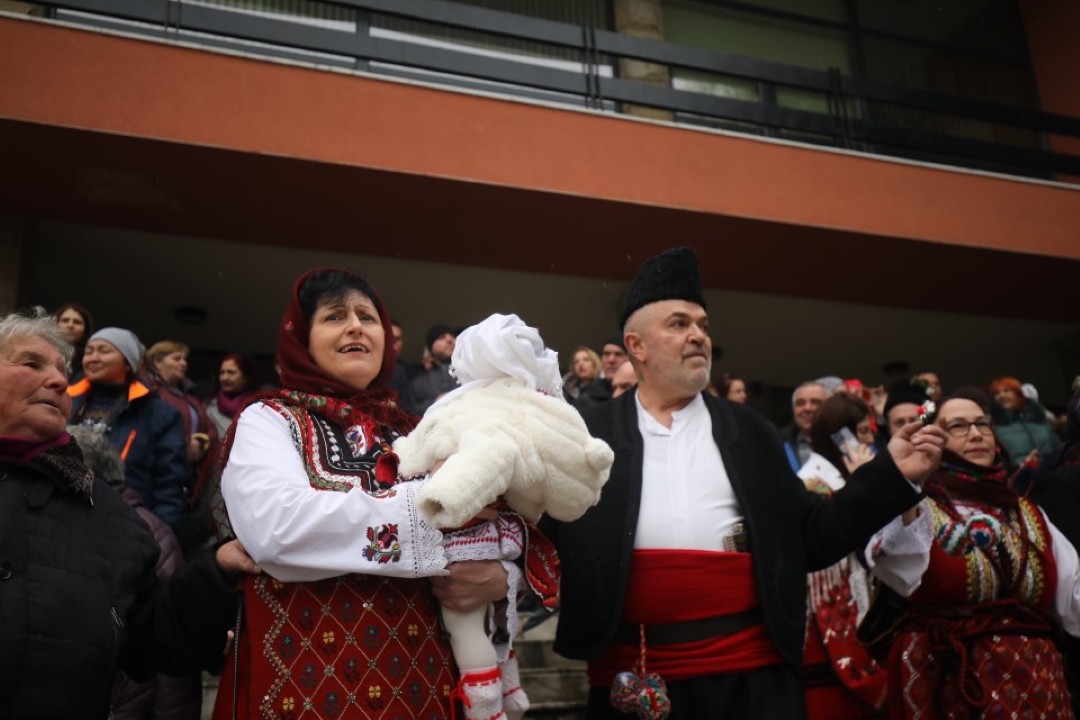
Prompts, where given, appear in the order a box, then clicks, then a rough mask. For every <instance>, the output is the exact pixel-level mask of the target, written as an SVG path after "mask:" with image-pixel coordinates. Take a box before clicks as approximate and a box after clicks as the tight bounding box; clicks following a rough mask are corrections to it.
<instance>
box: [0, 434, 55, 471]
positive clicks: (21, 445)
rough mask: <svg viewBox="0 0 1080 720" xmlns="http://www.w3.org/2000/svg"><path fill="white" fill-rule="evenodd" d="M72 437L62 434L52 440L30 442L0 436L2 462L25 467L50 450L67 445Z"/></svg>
mask: <svg viewBox="0 0 1080 720" xmlns="http://www.w3.org/2000/svg"><path fill="white" fill-rule="evenodd" d="M69 442H71V436H70V435H68V434H67V433H66V432H64V433H60V434H59V435H58V436H56V437H54V438H53V439H52V440H30V439H27V438H20V437H2V436H0V461H2V462H6V463H10V464H12V465H24V464H26V463H28V462H30V461H31V460H33V459H34V458H35V457H37V456H38V455H40V454H41V453H43V452H45V451H46V450H48V449H49V448H54V447H58V446H60V445H67V444H68V443H69Z"/></svg>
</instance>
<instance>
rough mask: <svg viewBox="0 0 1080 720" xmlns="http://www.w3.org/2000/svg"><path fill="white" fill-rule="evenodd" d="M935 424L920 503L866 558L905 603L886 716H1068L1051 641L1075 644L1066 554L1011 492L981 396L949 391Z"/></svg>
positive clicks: (1071, 568)
mask: <svg viewBox="0 0 1080 720" xmlns="http://www.w3.org/2000/svg"><path fill="white" fill-rule="evenodd" d="M937 422H938V424H939V425H940V426H941V427H942V428H944V429H945V431H946V432H947V433H948V435H949V440H948V444H947V445H946V449H945V453H944V456H943V459H942V464H941V467H940V469H939V470H938V471H937V472H936V473H935V474H934V475H933V476H931V478H930V480H928V481H927V482H926V483H925V485H924V489H925V491H926V494H927V497H926V498H925V499H924V500H923V501H922V502H921V503H920V504H919V505H918V506H916V507H915V508H913V509H912V510H909V511H907V512H906V513H904V515H903V516H901V517H900V518H897V519H896V520H894V521H893V522H892V523H891V524H890V525H887V526H886V527H885V528H884V529H883V530H882V531H881V532H879V533H878V535H876V536H875V537H874V538H873V540H872V541H871V544H870V547H869V548H868V550H867V555H868V557H869V558H870V559H871V560H872V562H873V573H874V575H876V576H877V577H878V578H880V579H881V580H882V581H883V582H884V583H885V584H886V585H887V586H888V587H889V588H891V589H892V590H893V591H895V593H897V594H899V595H900V596H901V597H902V598H904V599H903V601H902V602H901V607H900V609H899V611H898V612H899V614H898V617H897V619H896V621H895V623H894V630H893V635H892V645H891V647H890V649H889V654H888V660H887V668H888V673H889V702H888V705H889V713H890V717H892V718H916V717H918V718H995V717H1002V718H1008V717H1016V718H1019V717H1022V718H1055V719H1060V718H1065V719H1069V718H1072V717H1073V711H1072V707H1071V704H1070V698H1069V690H1068V687H1067V685H1066V682H1065V676H1064V672H1063V664H1062V656H1061V653H1060V651H1059V650H1058V647H1057V645H1056V644H1055V642H1054V638H1055V635H1056V634H1057V632H1058V631H1059V630H1060V629H1064V630H1065V631H1066V632H1067V633H1069V634H1070V635H1073V636H1078V635H1080V582H1078V581H1080V562H1078V559H1077V553H1076V549H1075V547H1074V546H1073V545H1072V543H1070V542H1069V541H1068V540H1067V539H1066V538H1065V536H1064V535H1062V534H1061V532H1060V531H1059V530H1058V529H1057V528H1056V527H1054V525H1053V524H1052V523H1051V522H1050V521H1049V520H1048V519H1047V517H1046V515H1045V514H1044V513H1043V511H1042V509H1040V508H1039V507H1038V506H1036V505H1034V504H1033V503H1031V502H1029V501H1028V500H1026V499H1025V498H1022V497H1018V496H1017V494H1016V492H1015V491H1014V490H1013V489H1012V488H1011V487H1010V484H1009V478H1008V477H1007V474H1006V472H1005V470H1004V469H1003V466H1002V453H1001V450H1000V448H999V447H998V445H997V442H996V441H995V438H994V433H993V424H992V423H991V421H990V417H989V399H988V398H986V396H985V394H984V393H982V392H981V391H979V390H977V389H971V390H969V391H963V390H961V391H957V392H954V394H953V395H952V396H951V397H949V398H946V399H945V400H944V401H943V402H942V403H941V407H940V413H939V416H938V420H937Z"/></svg>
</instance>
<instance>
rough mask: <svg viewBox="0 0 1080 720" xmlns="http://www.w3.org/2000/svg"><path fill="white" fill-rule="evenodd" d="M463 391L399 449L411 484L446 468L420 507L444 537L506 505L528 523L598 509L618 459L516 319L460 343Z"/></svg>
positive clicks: (477, 329) (442, 403) (499, 318)
mask: <svg viewBox="0 0 1080 720" xmlns="http://www.w3.org/2000/svg"><path fill="white" fill-rule="evenodd" d="M452 364H453V372H454V373H455V374H456V375H457V377H458V379H459V381H461V382H462V387H460V388H458V389H457V390H455V391H453V392H452V393H450V394H448V395H447V396H445V397H443V398H442V399H440V400H439V401H438V402H437V403H436V404H435V405H433V406H432V407H431V408H430V409H429V410H428V411H427V413H426V414H425V415H424V418H423V420H421V421H420V424H419V425H417V427H416V429H415V430H413V431H412V433H410V434H409V435H408V437H403V438H399V439H398V440H397V441H396V442H395V443H394V452H395V453H397V455H398V457H399V458H400V463H399V465H398V473H399V474H400V475H401V476H403V477H409V476H412V475H417V474H420V473H424V472H427V471H429V470H430V469H431V468H432V467H433V466H434V465H435V464H436V463H437V462H438V461H440V460H445V461H446V462H445V463H444V464H443V466H442V467H441V468H440V469H439V470H438V472H436V473H435V474H434V475H433V476H432V477H431V479H430V480H429V481H428V482H427V483H426V484H425V485H424V487H423V488H422V489H421V490H420V491H419V492H418V493H417V501H418V502H419V503H420V510H421V512H422V513H423V514H424V516H425V518H426V519H427V520H428V521H429V522H430V523H431V524H433V525H435V526H437V527H441V528H456V527H460V526H462V525H463V524H465V523H466V522H468V521H469V520H471V519H472V518H473V517H475V516H476V514H477V513H478V512H480V510H481V509H483V508H484V507H485V506H487V505H490V504H491V503H492V502H494V501H495V500H496V499H497V498H498V497H499V496H502V497H503V498H504V499H505V500H506V502H507V504H508V505H510V507H512V508H513V509H514V510H516V511H517V512H519V513H521V514H522V515H523V516H524V517H526V518H527V519H529V520H533V521H535V520H536V519H537V518H539V517H540V515H541V514H542V513H545V512H546V513H547V514H549V515H551V516H552V517H553V518H555V519H556V520H563V521H570V520H576V519H577V518H579V517H581V516H582V515H583V514H584V513H585V511H586V510H588V509H589V508H590V507H592V506H593V505H595V504H596V503H597V501H598V500H599V499H600V488H601V487H602V486H603V484H604V483H605V482H606V481H607V478H608V474H609V472H610V471H611V463H612V462H613V460H614V457H615V456H614V453H612V451H611V448H609V447H608V446H607V444H606V443H605V442H603V441H602V440H597V439H596V438H593V437H592V436H591V435H589V431H588V429H587V428H586V427H585V421H584V420H582V419H581V415H579V414H578V412H577V410H576V409H574V408H573V407H572V406H571V405H570V404H569V403H567V402H566V401H565V400H564V399H563V398H562V394H561V382H560V376H559V373H558V360H557V356H556V354H555V353H554V352H553V351H551V350H548V349H546V348H544V346H543V342H542V341H541V340H540V335H539V333H537V332H536V330H535V329H533V328H530V327H528V326H526V325H525V324H524V323H522V322H521V320H520V319H518V318H517V316H515V315H493V316H491V317H490V318H488V319H487V320H485V321H484V322H482V323H480V324H478V325H475V326H473V327H470V328H468V329H467V330H465V332H463V333H462V334H461V336H460V337H459V338H458V342H457V346H456V347H455V350H454V356H453V360H452Z"/></svg>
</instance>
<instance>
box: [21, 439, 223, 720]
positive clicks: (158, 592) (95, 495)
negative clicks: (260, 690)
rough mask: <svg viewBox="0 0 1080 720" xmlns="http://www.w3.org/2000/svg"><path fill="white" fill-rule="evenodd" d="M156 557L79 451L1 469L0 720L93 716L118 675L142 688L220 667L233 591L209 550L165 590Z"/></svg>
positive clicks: (138, 524) (103, 709)
mask: <svg viewBox="0 0 1080 720" xmlns="http://www.w3.org/2000/svg"><path fill="white" fill-rule="evenodd" d="M157 558H158V548H157V545H156V543H155V542H154V538H153V536H152V535H151V533H150V530H149V529H148V528H147V527H146V524H145V523H143V522H142V520H140V519H139V518H138V516H137V515H136V514H135V512H134V511H133V510H132V509H131V508H130V507H129V506H128V504H127V503H126V502H125V501H124V500H123V499H122V498H121V497H120V496H119V495H118V494H117V493H116V492H115V491H114V490H112V489H111V488H109V487H108V486H107V485H105V483H103V482H101V481H97V480H91V479H90V474H89V471H88V470H87V469H86V467H85V465H84V464H83V462H82V456H81V454H80V453H79V450H78V447H77V446H76V445H75V444H74V443H72V444H70V445H67V446H62V447H59V448H53V449H51V450H49V451H46V452H45V453H42V454H41V455H39V456H38V457H37V458H35V460H33V461H31V462H30V463H27V464H20V465H13V464H7V463H0V718H5V719H7V718H65V719H66V720H70V719H72V718H95V719H96V720H100V718H104V717H106V716H107V713H108V707H109V692H110V689H111V687H112V684H113V676H114V673H115V671H116V669H117V668H123V669H124V670H125V671H127V672H128V673H129V674H131V675H132V676H133V677H135V678H136V679H139V680H144V679H146V678H147V677H149V676H150V675H151V674H152V673H153V672H155V671H166V672H173V673H182V672H190V671H192V670H198V669H200V668H202V667H207V666H209V665H211V664H212V663H213V662H215V661H216V659H217V657H218V656H219V655H220V653H221V650H222V646H223V641H224V638H225V633H226V631H227V629H228V628H229V626H230V625H231V623H232V620H233V618H234V617H235V612H236V594H235V593H234V592H233V591H232V590H231V589H230V587H229V585H228V584H227V582H226V581H225V579H224V578H223V577H222V576H221V574H220V573H219V572H218V570H217V567H216V565H215V564H214V558H213V555H212V553H207V554H205V555H203V556H200V557H199V558H198V559H197V560H196V561H195V562H193V563H192V564H191V565H189V566H188V567H187V568H185V569H184V570H183V571H182V572H181V573H179V574H178V575H176V576H175V577H174V578H172V579H171V580H170V581H169V582H167V583H161V584H159V583H158V581H157V577H156V575H155V571H154V566H155V563H156V561H157Z"/></svg>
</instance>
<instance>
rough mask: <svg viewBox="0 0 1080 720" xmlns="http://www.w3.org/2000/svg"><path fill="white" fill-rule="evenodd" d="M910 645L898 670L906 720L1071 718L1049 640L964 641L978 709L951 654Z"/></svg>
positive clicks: (995, 638)
mask: <svg viewBox="0 0 1080 720" xmlns="http://www.w3.org/2000/svg"><path fill="white" fill-rule="evenodd" d="M912 639H913V638H910V637H909V638H907V640H908V641H909V643H910V644H908V645H907V647H905V649H904V651H903V660H902V665H901V676H902V677H901V687H902V688H903V706H904V717H912V718H916V717H923V713H924V712H926V711H928V710H930V709H934V710H936V714H934V715H932V716H933V717H940V718H946V719H950V720H951V719H954V718H955V719H958V720H959V719H961V718H962V719H964V720H968V719H969V718H970V719H971V720H974V719H975V718H1003V719H1004V718H1009V719H1017V720H1040V719H1045V720H1072V718H1073V712H1072V704H1071V702H1070V699H1069V691H1068V687H1067V685H1066V682H1065V675H1064V668H1063V665H1062V661H1061V654H1060V652H1059V651H1058V649H1057V647H1056V646H1055V645H1054V643H1053V641H1052V640H1050V639H1048V638H1039V637H1030V636H1017V635H988V636H983V637H979V638H977V639H975V640H969V641H968V642H969V645H968V650H967V663H968V668H967V678H968V688H969V693H968V694H969V695H975V696H976V698H977V699H979V700H980V703H985V704H984V705H983V706H982V707H976V706H973V705H972V704H971V703H970V702H969V701H968V699H966V698H965V697H963V694H962V693H961V691H960V682H961V678H960V677H959V675H958V668H957V667H956V662H955V661H952V662H950V661H949V660H947V659H946V655H951V654H950V653H943V652H940V651H933V650H931V649H929V647H928V646H927V644H925V643H920V642H918V641H916V642H910V641H911V640H912ZM950 659H953V658H950ZM972 691H974V692H972Z"/></svg>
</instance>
